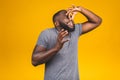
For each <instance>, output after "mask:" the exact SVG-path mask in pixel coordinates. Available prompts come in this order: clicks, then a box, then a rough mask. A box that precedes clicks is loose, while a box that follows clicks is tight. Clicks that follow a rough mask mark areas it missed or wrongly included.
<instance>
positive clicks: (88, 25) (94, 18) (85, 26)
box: [66, 6, 102, 34]
mask: <svg viewBox="0 0 120 80" xmlns="http://www.w3.org/2000/svg"><path fill="white" fill-rule="evenodd" d="M78 12H80V13H81V14H83V15H84V16H85V17H86V18H87V21H85V22H83V23H82V34H84V33H87V32H89V31H91V30H93V29H95V28H96V27H98V26H99V25H100V24H101V22H102V19H101V18H100V17H99V16H98V15H96V14H95V13H93V12H92V11H90V10H88V9H86V8H83V7H81V6H72V7H71V8H68V10H67V13H66V15H67V16H68V18H69V19H70V20H73V19H74V16H75V15H76V13H78Z"/></svg>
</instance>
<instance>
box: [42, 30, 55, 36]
mask: <svg viewBox="0 0 120 80" xmlns="http://www.w3.org/2000/svg"><path fill="white" fill-rule="evenodd" d="M54 31H55V28H47V29H45V30H43V31H42V32H41V34H44V35H49V34H51V33H52V32H54Z"/></svg>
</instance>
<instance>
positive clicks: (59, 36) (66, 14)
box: [32, 6, 102, 80]
mask: <svg viewBox="0 0 120 80" xmlns="http://www.w3.org/2000/svg"><path fill="white" fill-rule="evenodd" d="M77 12H79V13H81V14H83V15H84V16H85V17H86V18H87V19H88V21H86V22H84V23H81V24H80V23H79V24H74V21H73V18H74V16H75V14H76V13H77ZM101 21H102V20H101V18H100V17H98V16H97V15H96V14H94V13H93V12H91V11H89V10H88V9H85V8H83V7H81V6H73V7H72V8H69V9H68V10H60V11H58V12H57V13H56V14H55V15H54V16H53V23H54V26H55V28H51V29H47V30H45V31H42V32H41V34H40V36H39V39H38V42H37V44H36V46H35V48H34V51H33V55H32V64H33V65H34V66H37V65H40V64H43V63H45V80H79V73H78V59H77V46H78V44H77V43H78V37H79V36H81V35H82V34H84V33H87V32H89V31H91V30H93V29H95V28H96V27H97V26H99V25H100V24H101Z"/></svg>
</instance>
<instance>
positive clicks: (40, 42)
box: [37, 31, 48, 48]
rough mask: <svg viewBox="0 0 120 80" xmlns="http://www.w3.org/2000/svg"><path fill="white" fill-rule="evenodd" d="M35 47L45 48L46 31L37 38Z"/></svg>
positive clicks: (46, 40)
mask: <svg viewBox="0 0 120 80" xmlns="http://www.w3.org/2000/svg"><path fill="white" fill-rule="evenodd" d="M37 45H40V46H42V47H44V48H47V46H48V37H47V32H46V31H42V32H41V33H40V35H39V37H38V40H37Z"/></svg>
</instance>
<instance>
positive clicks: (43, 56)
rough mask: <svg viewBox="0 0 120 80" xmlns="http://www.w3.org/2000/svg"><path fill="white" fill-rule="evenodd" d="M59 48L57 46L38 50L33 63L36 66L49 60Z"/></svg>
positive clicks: (33, 57)
mask: <svg viewBox="0 0 120 80" xmlns="http://www.w3.org/2000/svg"><path fill="white" fill-rule="evenodd" d="M58 51H59V50H58V49H56V48H51V49H50V50H47V51H42V52H36V53H34V54H33V56H32V63H33V65H34V66H37V65H39V64H42V63H46V62H47V61H49V60H50V59H51V58H52V57H53V56H54V55H55V54H56V53H57V52H58Z"/></svg>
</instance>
